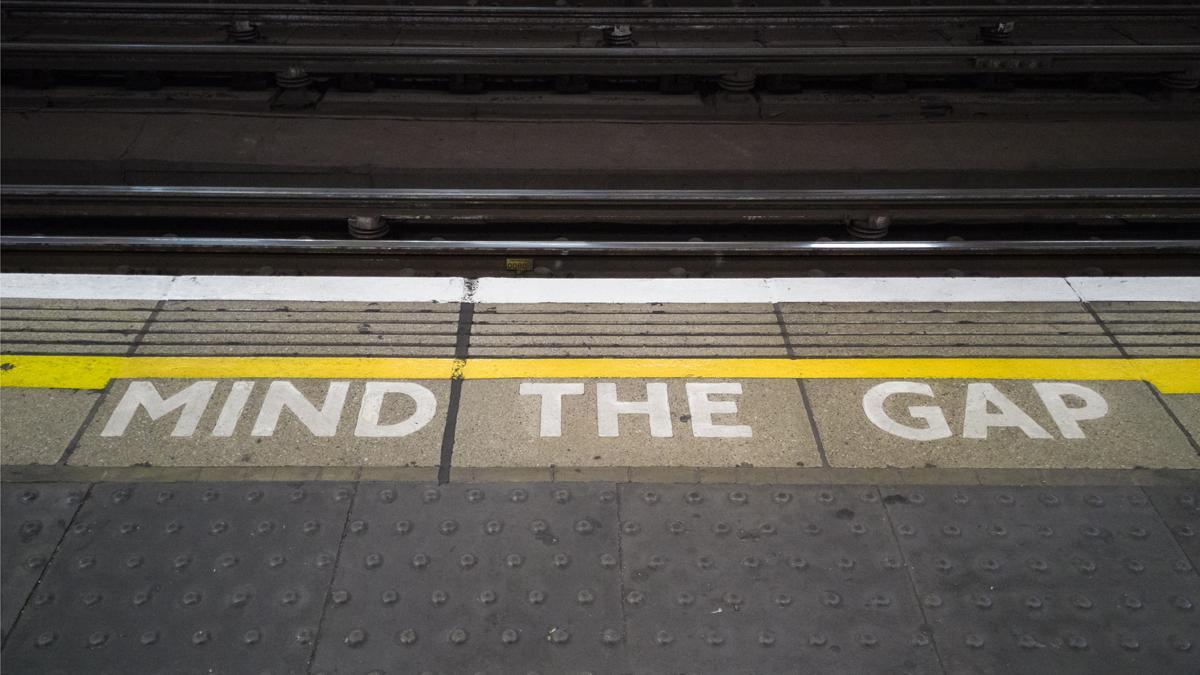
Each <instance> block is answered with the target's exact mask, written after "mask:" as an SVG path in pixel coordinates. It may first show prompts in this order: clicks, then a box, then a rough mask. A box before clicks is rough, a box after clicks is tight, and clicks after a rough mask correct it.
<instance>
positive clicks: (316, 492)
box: [2, 482, 1200, 675]
mask: <svg viewBox="0 0 1200 675" xmlns="http://www.w3.org/2000/svg"><path fill="white" fill-rule="evenodd" d="M1147 493H1149V495H1150V497H1147ZM82 494H84V488H83V487H82V486H72V485H52V484H41V485H16V484H6V485H4V489H3V498H4V507H5V510H4V540H3V544H4V556H5V557H4V579H5V585H4V593H5V595H4V598H3V600H4V602H5V605H6V606H8V607H10V608H13V607H15V608H17V609H18V610H20V616H19V618H15V619H14V616H15V615H13V614H9V613H6V615H5V620H6V621H8V622H12V621H14V620H15V621H16V625H15V626H14V627H12V629H11V632H10V634H9V635H8V639H7V640H6V642H5V644H4V650H3V654H2V660H3V663H2V665H3V671H4V672H5V673H10V672H11V673H83V672H86V673H122V674H125V673H139V674H140V673H209V672H217V673H293V672H294V673H303V672H310V673H330V674H332V673H380V674H382V673H404V674H408V673H441V674H444V675H449V674H458V673H467V674H474V673H491V674H498V673H513V674H519V675H528V674H529V673H542V674H543V675H548V674H550V673H554V674H559V673H594V674H601V673H605V674H608V673H612V674H624V673H637V674H649V673H654V674H660V673H662V674H667V673H672V674H673V673H711V674H713V675H726V674H737V673H797V672H803V673H808V672H814V673H855V674H857V673H874V672H887V673H937V672H945V673H955V674H957V673H1034V672H1037V673H1041V672H1054V673H1097V672H1161V673H1185V672H1186V673H1194V672H1197V667H1196V664H1197V663H1200V661H1198V660H1197V654H1198V653H1200V652H1198V650H1200V610H1198V608H1197V607H1196V603H1197V602H1200V578H1198V576H1197V573H1196V571H1195V569H1194V567H1193V563H1194V559H1193V560H1189V558H1188V554H1191V555H1194V554H1195V545H1194V543H1193V542H1194V539H1192V538H1191V537H1194V534H1189V533H1193V532H1194V531H1195V529H1196V527H1197V525H1198V510H1197V504H1196V500H1197V497H1198V496H1200V495H1197V494H1196V489H1195V488H1194V487H1180V488H1173V487H1161V488H1157V487H1156V488H1148V489H1146V490H1145V491H1143V490H1142V489H1139V488H1135V487H1103V488H1101V487H1054V488H1049V487H1039V488H1015V487H980V486H969V487H952V486H947V487H941V486H937V487H927V486H905V487H895V488H892V487H887V488H879V489H877V488H875V487H872V486H843V487H820V486H786V487H785V486H746V485H727V486H717V485H655V484H624V485H620V486H618V485H614V484H611V483H596V484H590V483H588V484H585V483H572V484H555V483H508V484H495V485H484V484H451V485H443V486H434V485H417V484H396V483H361V484H358V485H357V486H355V485H343V484H337V483H322V482H316V483H304V484H284V483H270V484H258V483H226V484H220V483H186V484H155V483H142V484H135V485H124V484H98V485H95V486H94V487H93V488H92V489H91V491H90V493H88V497H87V498H86V499H85V500H84V501H83V504H82V506H77V504H78V500H79V498H80V496H81V495H82ZM1151 498H1152V499H1153V501H1152V500H1151ZM76 509H78V512H77V513H76V512H75V511H76ZM72 514H74V517H73V519H72ZM29 523H35V524H33V525H31V524H29ZM39 525H40V530H38V527H39ZM55 528H58V529H55ZM63 528H68V529H66V531H65V533H64V530H63ZM33 530H38V532H37V533H35V534H34V535H33V536H24V537H22V533H26V534H29V533H32V532H33ZM39 554H40V555H41V556H42V557H41V559H40V562H39V563H38V564H37V565H32V566H30V567H29V572H28V573H27V575H26V576H25V577H24V578H22V576H21V575H22V574H26V573H25V572H22V571H20V570H19V569H18V567H19V565H20V564H21V561H25V560H28V559H29V558H30V557H37V556H38V555H39ZM47 560H48V561H49V562H48V563H47V562H46V561H47ZM14 564H16V565H17V566H14ZM39 565H46V567H45V568H44V571H42V568H41V567H39ZM13 570H17V571H16V572H14V571H13ZM39 573H40V577H41V581H40V583H38V582H37V578H38V575H39ZM35 583H36V587H35V586H34V584H35ZM30 589H32V590H30ZM26 597H27V598H28V599H27V600H26ZM14 598H15V599H14ZM22 607H23V609H21V608H22Z"/></svg>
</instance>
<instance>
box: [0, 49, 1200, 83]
mask: <svg viewBox="0 0 1200 675" xmlns="http://www.w3.org/2000/svg"><path fill="white" fill-rule="evenodd" d="M0 58H2V59H3V67H4V69H6V70H12V69H34V70H37V69H41V70H74V71H117V72H121V71H129V70H135V71H137V70H151V71H205V72H211V71H219V72H264V71H280V70H284V69H287V68H292V67H300V68H305V69H307V70H308V71H310V72H314V73H322V72H328V73H345V72H354V73H376V74H384V73H388V74H406V75H456V74H462V73H473V74H479V75H541V76H545V75H599V76H604V75H663V74H674V75H701V76H713V75H720V74H723V73H727V72H731V71H737V70H749V71H751V72H752V73H757V74H772V73H780V74H792V73H803V74H809V75H864V74H874V73H881V72H896V73H911V74H917V73H938V74H949V73H980V72H1031V73H1046V72H1057V73H1064V72H1098V71H1099V72H1114V73H1135V72H1141V73H1159V72H1176V71H1180V72H1182V71H1188V70H1194V69H1196V68H1198V67H1200V44H1174V45H1146V44H1120V45H1106V44H1096V45H1075V44H1072V45H1063V44H1050V45H1020V46H1010V45H974V46H945V45H921V46H883V47H764V46H755V47H718V46H713V47H702V48H701V47H649V48H642V47H529V46H522V45H517V44H514V45H512V46H505V47H445V46H441V47H412V46H366V45H353V46H351V45H292V44H288V45H265V44H237V43H221V44H153V43H135V42H107V43H106V42H96V43H72V42H5V43H4V44H3V46H2V47H0Z"/></svg>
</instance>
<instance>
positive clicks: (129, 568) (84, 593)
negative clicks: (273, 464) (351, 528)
mask: <svg viewBox="0 0 1200 675" xmlns="http://www.w3.org/2000/svg"><path fill="white" fill-rule="evenodd" d="M352 497H353V487H352V486H347V485H338V484H333V483H311V484H306V485H299V486H298V485H287V484H283V483H271V484H247V483H242V484H214V483H188V484H153V483H144V484H136V485H121V484H109V485H97V486H96V487H94V488H93V490H92V493H91V496H90V497H89V499H88V500H87V501H86V502H85V504H84V506H83V507H82V509H81V510H80V512H79V514H78V516H77V517H76V519H75V522H74V524H73V525H72V526H71V528H70V530H69V531H68V532H67V534H66V536H65V537H64V539H63V542H62V545H61V546H60V548H59V550H58V553H57V554H56V555H55V557H54V560H53V561H52V563H51V565H50V567H49V569H47V571H46V573H45V575H44V578H43V580H42V583H41V584H40V585H39V586H38V588H37V589H36V590H35V591H34V593H33V596H32V597H31V598H30V601H29V603H28V605H27V606H26V609H25V611H24V612H23V614H22V616H21V620H20V622H19V623H18V625H17V626H16V628H14V630H13V633H12V635H11V636H10V639H9V641H8V644H7V645H6V646H5V647H6V648H5V650H4V654H3V670H4V672H6V673H84V672H87V673H210V672H224V673H291V672H303V671H304V670H305V669H306V667H307V664H308V662H309V659H310V658H311V655H312V650H313V648H314V643H315V640H316V635H317V629H318V624H319V622H320V614H321V608H322V606H323V603H324V597H325V593H326V591H327V589H328V586H329V582H330V579H331V578H332V575H333V571H334V566H335V562H336V556H337V550H338V542H339V538H340V536H341V533H342V531H343V528H344V525H345V519H346V513H347V510H348V509H349V508H350V503H351V500H352Z"/></svg>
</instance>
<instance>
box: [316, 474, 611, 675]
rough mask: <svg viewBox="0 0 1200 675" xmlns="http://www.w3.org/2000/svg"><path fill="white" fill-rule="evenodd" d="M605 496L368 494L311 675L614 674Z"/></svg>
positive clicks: (374, 487) (487, 490) (451, 490)
mask: <svg viewBox="0 0 1200 675" xmlns="http://www.w3.org/2000/svg"><path fill="white" fill-rule="evenodd" d="M617 542H618V533H617V495H616V493H615V491H614V489H613V488H612V486H603V485H601V486H595V485H585V484H572V485H569V486H565V485H554V484H531V485H465V486H464V485H446V486H441V487H437V486H419V485H411V484H408V485H403V484H401V485H396V484H384V483H375V484H372V483H364V484H362V485H361V486H360V487H359V492H358V497H357V498H356V500H355V506H354V509H353V512H352V513H351V516H350V521H349V525H348V528H347V534H346V537H345V541H344V543H343V545H342V554H341V561H340V562H339V564H338V573H337V577H336V579H335V581H334V584H333V591H332V592H331V593H330V599H329V601H328V608H327V610H326V619H325V624H324V626H323V633H322V639H321V641H320V644H319V647H318V649H317V655H316V660H315V663H314V669H313V672H316V673H365V672H372V673H424V672H428V673H446V674H449V673H477V672H486V673H520V674H521V675H525V674H526V673H544V674H549V673H555V674H560V673H561V674H566V673H584V672H591V673H618V672H624V668H623V666H622V662H621V660H622V659H623V658H624V650H623V643H624V640H625V635H624V629H623V625H622V617H621V606H620V600H619V592H620V574H621V573H620V569H619V565H620V551H619V548H618V544H617Z"/></svg>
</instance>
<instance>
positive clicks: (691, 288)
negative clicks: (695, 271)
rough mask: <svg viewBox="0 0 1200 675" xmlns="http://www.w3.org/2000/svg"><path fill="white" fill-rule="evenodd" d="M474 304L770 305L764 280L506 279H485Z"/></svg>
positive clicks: (769, 295) (477, 289) (768, 291)
mask: <svg viewBox="0 0 1200 675" xmlns="http://www.w3.org/2000/svg"><path fill="white" fill-rule="evenodd" d="M472 297H473V298H474V300H475V302H488V303H520V302H530V303H536V302H550V303H560V302H562V303H565V302H581V303H582V302H591V303H646V302H705V303H734V302H771V299H770V298H771V291H770V289H769V288H768V287H767V280H766V279H506V278H501V277H484V278H482V279H480V280H479V283H478V285H477V286H476V288H475V293H474V294H473V296H472Z"/></svg>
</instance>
